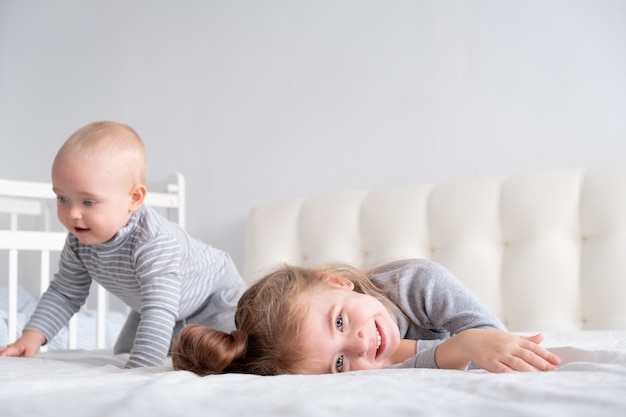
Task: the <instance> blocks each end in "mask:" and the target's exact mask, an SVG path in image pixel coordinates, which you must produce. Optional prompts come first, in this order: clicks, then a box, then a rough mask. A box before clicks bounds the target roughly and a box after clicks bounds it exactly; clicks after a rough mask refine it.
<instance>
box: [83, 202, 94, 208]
mask: <svg viewBox="0 0 626 417" xmlns="http://www.w3.org/2000/svg"><path fill="white" fill-rule="evenodd" d="M83 204H84V205H86V206H87V207H91V206H93V205H94V204H96V202H95V201H93V200H85V201H83Z"/></svg>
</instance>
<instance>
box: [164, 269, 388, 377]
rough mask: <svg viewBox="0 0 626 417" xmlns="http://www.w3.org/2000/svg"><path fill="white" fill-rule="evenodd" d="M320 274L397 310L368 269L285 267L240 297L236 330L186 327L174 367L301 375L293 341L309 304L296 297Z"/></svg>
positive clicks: (200, 372) (300, 355)
mask: <svg viewBox="0 0 626 417" xmlns="http://www.w3.org/2000/svg"><path fill="white" fill-rule="evenodd" d="M325 275H338V276H341V277H343V278H345V279H348V280H350V281H351V282H352V283H353V284H354V290H355V291H357V292H360V293H363V294H368V295H371V296H373V297H375V298H377V299H378V300H380V301H381V302H382V303H383V305H385V307H387V309H389V310H391V311H396V310H397V307H396V306H395V305H394V304H393V303H392V302H391V301H390V300H389V298H387V296H386V295H385V289H384V288H383V287H382V286H381V284H379V283H377V282H375V281H372V280H371V279H370V277H369V274H368V272H365V271H361V270H359V269H357V268H354V267H352V266H349V265H345V264H331V265H327V266H325V267H322V268H302V267H297V266H290V265H285V266H284V267H282V268H279V269H277V270H276V271H274V272H271V273H270V274H268V275H266V276H265V277H263V278H261V279H260V280H259V281H257V282H256V283H255V284H253V285H252V286H251V287H250V288H248V290H246V292H245V293H244V294H243V295H242V297H241V298H240V299H239V302H238V305H237V312H236V313H235V325H236V328H237V330H235V331H233V332H232V333H230V334H228V333H225V332H222V331H220V330H216V329H212V328H210V327H206V326H202V325H199V324H189V325H187V326H185V327H184V328H183V329H182V330H181V332H180V334H179V336H178V339H177V341H176V343H175V344H174V347H173V349H172V363H173V366H174V369H177V370H188V371H192V372H195V373H196V374H198V375H202V376H204V375H210V374H220V373H228V372H238V373H251V374H257V375H279V374H298V373H302V369H301V367H300V364H302V363H303V361H304V360H305V357H304V354H303V352H301V351H300V347H299V343H298V342H299V340H300V337H301V334H302V330H301V329H302V325H303V323H305V322H306V320H307V312H308V308H307V306H306V305H304V304H305V303H301V302H300V301H301V298H302V297H301V296H302V294H304V293H305V292H306V291H310V290H311V289H313V288H316V287H318V286H320V285H324V283H325V281H324V280H323V277H324V276H325Z"/></svg>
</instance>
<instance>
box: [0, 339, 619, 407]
mask: <svg viewBox="0 0 626 417" xmlns="http://www.w3.org/2000/svg"><path fill="white" fill-rule="evenodd" d="M545 335H546V339H545V341H544V345H545V346H547V347H550V348H552V349H553V350H554V351H555V352H557V353H558V354H559V355H561V358H562V359H563V363H562V365H561V367H560V368H559V370H558V371H555V372H549V373H539V372H537V373H512V374H490V373H486V372H483V371H447V370H432V369H394V370H377V371H364V372H349V373H345V374H339V375H319V376H302V375H283V376H278V377H260V376H253V375H234V374H230V375H217V376H208V377H204V378H201V377H198V376H196V375H194V374H192V373H189V372H174V371H172V370H171V368H169V367H167V366H165V367H161V368H144V369H133V370H121V369H119V366H122V365H123V364H124V362H125V360H126V357H125V355H121V356H113V355H111V354H110V353H109V352H107V351H84V350H76V351H51V352H47V353H44V354H41V355H40V356H39V357H37V358H35V359H24V358H0V415H1V416H2V417H13V416H16V417H17V416H35V415H37V416H48V415H49V416H53V415H54V416H63V417H72V416H77V417H78V416H80V417H91V416H93V417H95V416H98V417H103V416H172V415H184V416H185V417H193V416H245V415H250V416H272V417H275V416H280V415H285V416H298V417H306V416H325V417H326V416H380V415H389V416H401V415H411V416H421V415H424V416H433V415H437V416H454V417H459V416H461V415H463V416H473V415H475V416H485V415H497V416H568V417H571V416H594V417H601V416H612V417H613V416H626V332H569V333H545Z"/></svg>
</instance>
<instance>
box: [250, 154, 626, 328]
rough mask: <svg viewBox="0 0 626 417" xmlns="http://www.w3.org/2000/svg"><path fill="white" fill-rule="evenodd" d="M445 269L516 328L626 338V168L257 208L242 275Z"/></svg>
mask: <svg viewBox="0 0 626 417" xmlns="http://www.w3.org/2000/svg"><path fill="white" fill-rule="evenodd" d="M402 258H428V259H432V260H434V261H437V262H439V263H441V264H443V265H445V266H446V267H447V268H448V269H450V270H451V271H452V273H454V274H455V275H456V276H457V277H459V278H460V279H461V280H462V281H463V282H464V283H465V284H466V285H467V286H468V287H469V288H470V289H471V290H472V291H473V292H474V293H475V294H477V295H478V296H479V297H480V298H481V299H482V300H483V301H484V302H485V303H486V304H487V305H488V306H489V307H491V308H492V309H493V310H494V311H495V312H496V313H497V314H498V315H499V316H500V318H501V319H502V320H503V321H504V323H505V324H506V325H507V326H508V328H509V329H510V330H511V331H537V330H539V331H549V330H565V331H568V330H596V329H597V330H626V167H622V166H618V167H604V168H596V169H571V170H558V171H545V172H533V173H526V174H517V175H511V176H507V177H494V178H484V179H470V180H465V181H455V182H446V183H440V184H417V185H412V186H404V187H396V188H388V189H379V190H366V191H353V192H340V193H335V194H329V195H319V196H311V197H304V198H294V199H291V200H285V201H276V202H270V203H266V204H262V205H259V206H257V207H256V208H254V209H253V210H252V212H251V213H250V215H249V218H248V223H247V231H246V258H245V268H244V276H245V278H246V280H247V281H249V282H250V281H253V280H255V279H257V278H259V277H260V276H262V275H263V274H264V273H265V272H267V271H268V270H270V269H271V268H273V267H275V266H276V265H278V264H281V263H293V264H298V265H304V266H314V265H319V264H323V263H327V262H333V261H344V262H348V263H351V264H353V265H356V266H360V267H369V266H373V265H376V264H379V263H382V262H386V261H391V260H396V259H402Z"/></svg>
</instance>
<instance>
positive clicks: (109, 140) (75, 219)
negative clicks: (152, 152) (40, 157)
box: [52, 122, 147, 244]
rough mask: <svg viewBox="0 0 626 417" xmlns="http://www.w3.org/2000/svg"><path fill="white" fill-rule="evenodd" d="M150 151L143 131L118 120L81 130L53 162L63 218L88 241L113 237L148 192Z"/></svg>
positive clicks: (62, 220)
mask: <svg viewBox="0 0 626 417" xmlns="http://www.w3.org/2000/svg"><path fill="white" fill-rule="evenodd" d="M146 166H147V163H146V153H145V149H144V145H143V142H142V141H141V138H140V137H139V135H138V134H137V133H136V132H135V131H134V130H133V129H132V128H130V127H129V126H127V125H125V124H121V123H116V122H94V123H90V124H88V125H86V126H83V127H82V128H80V129H78V130H77V131H76V132H75V133H74V134H72V136H70V137H69V139H67V140H66V141H65V143H64V144H63V146H61V148H60V149H59V151H58V152H57V155H56V157H55V158H54V162H53V163H52V187H53V191H54V192H55V194H56V195H57V215H58V217H59V220H60V221H61V223H62V224H63V225H64V226H65V227H66V228H67V229H68V231H69V232H70V233H72V234H74V235H75V236H76V237H78V239H79V240H80V241H81V242H82V243H85V244H99V243H103V242H106V241H108V240H110V239H111V238H113V236H115V234H116V233H117V232H118V230H120V229H121V228H122V227H124V226H126V225H127V223H128V220H129V219H130V216H131V215H132V213H134V212H136V211H137V210H139V208H140V207H141V205H142V203H143V200H144V197H145V195H146V187H145V182H146Z"/></svg>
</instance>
